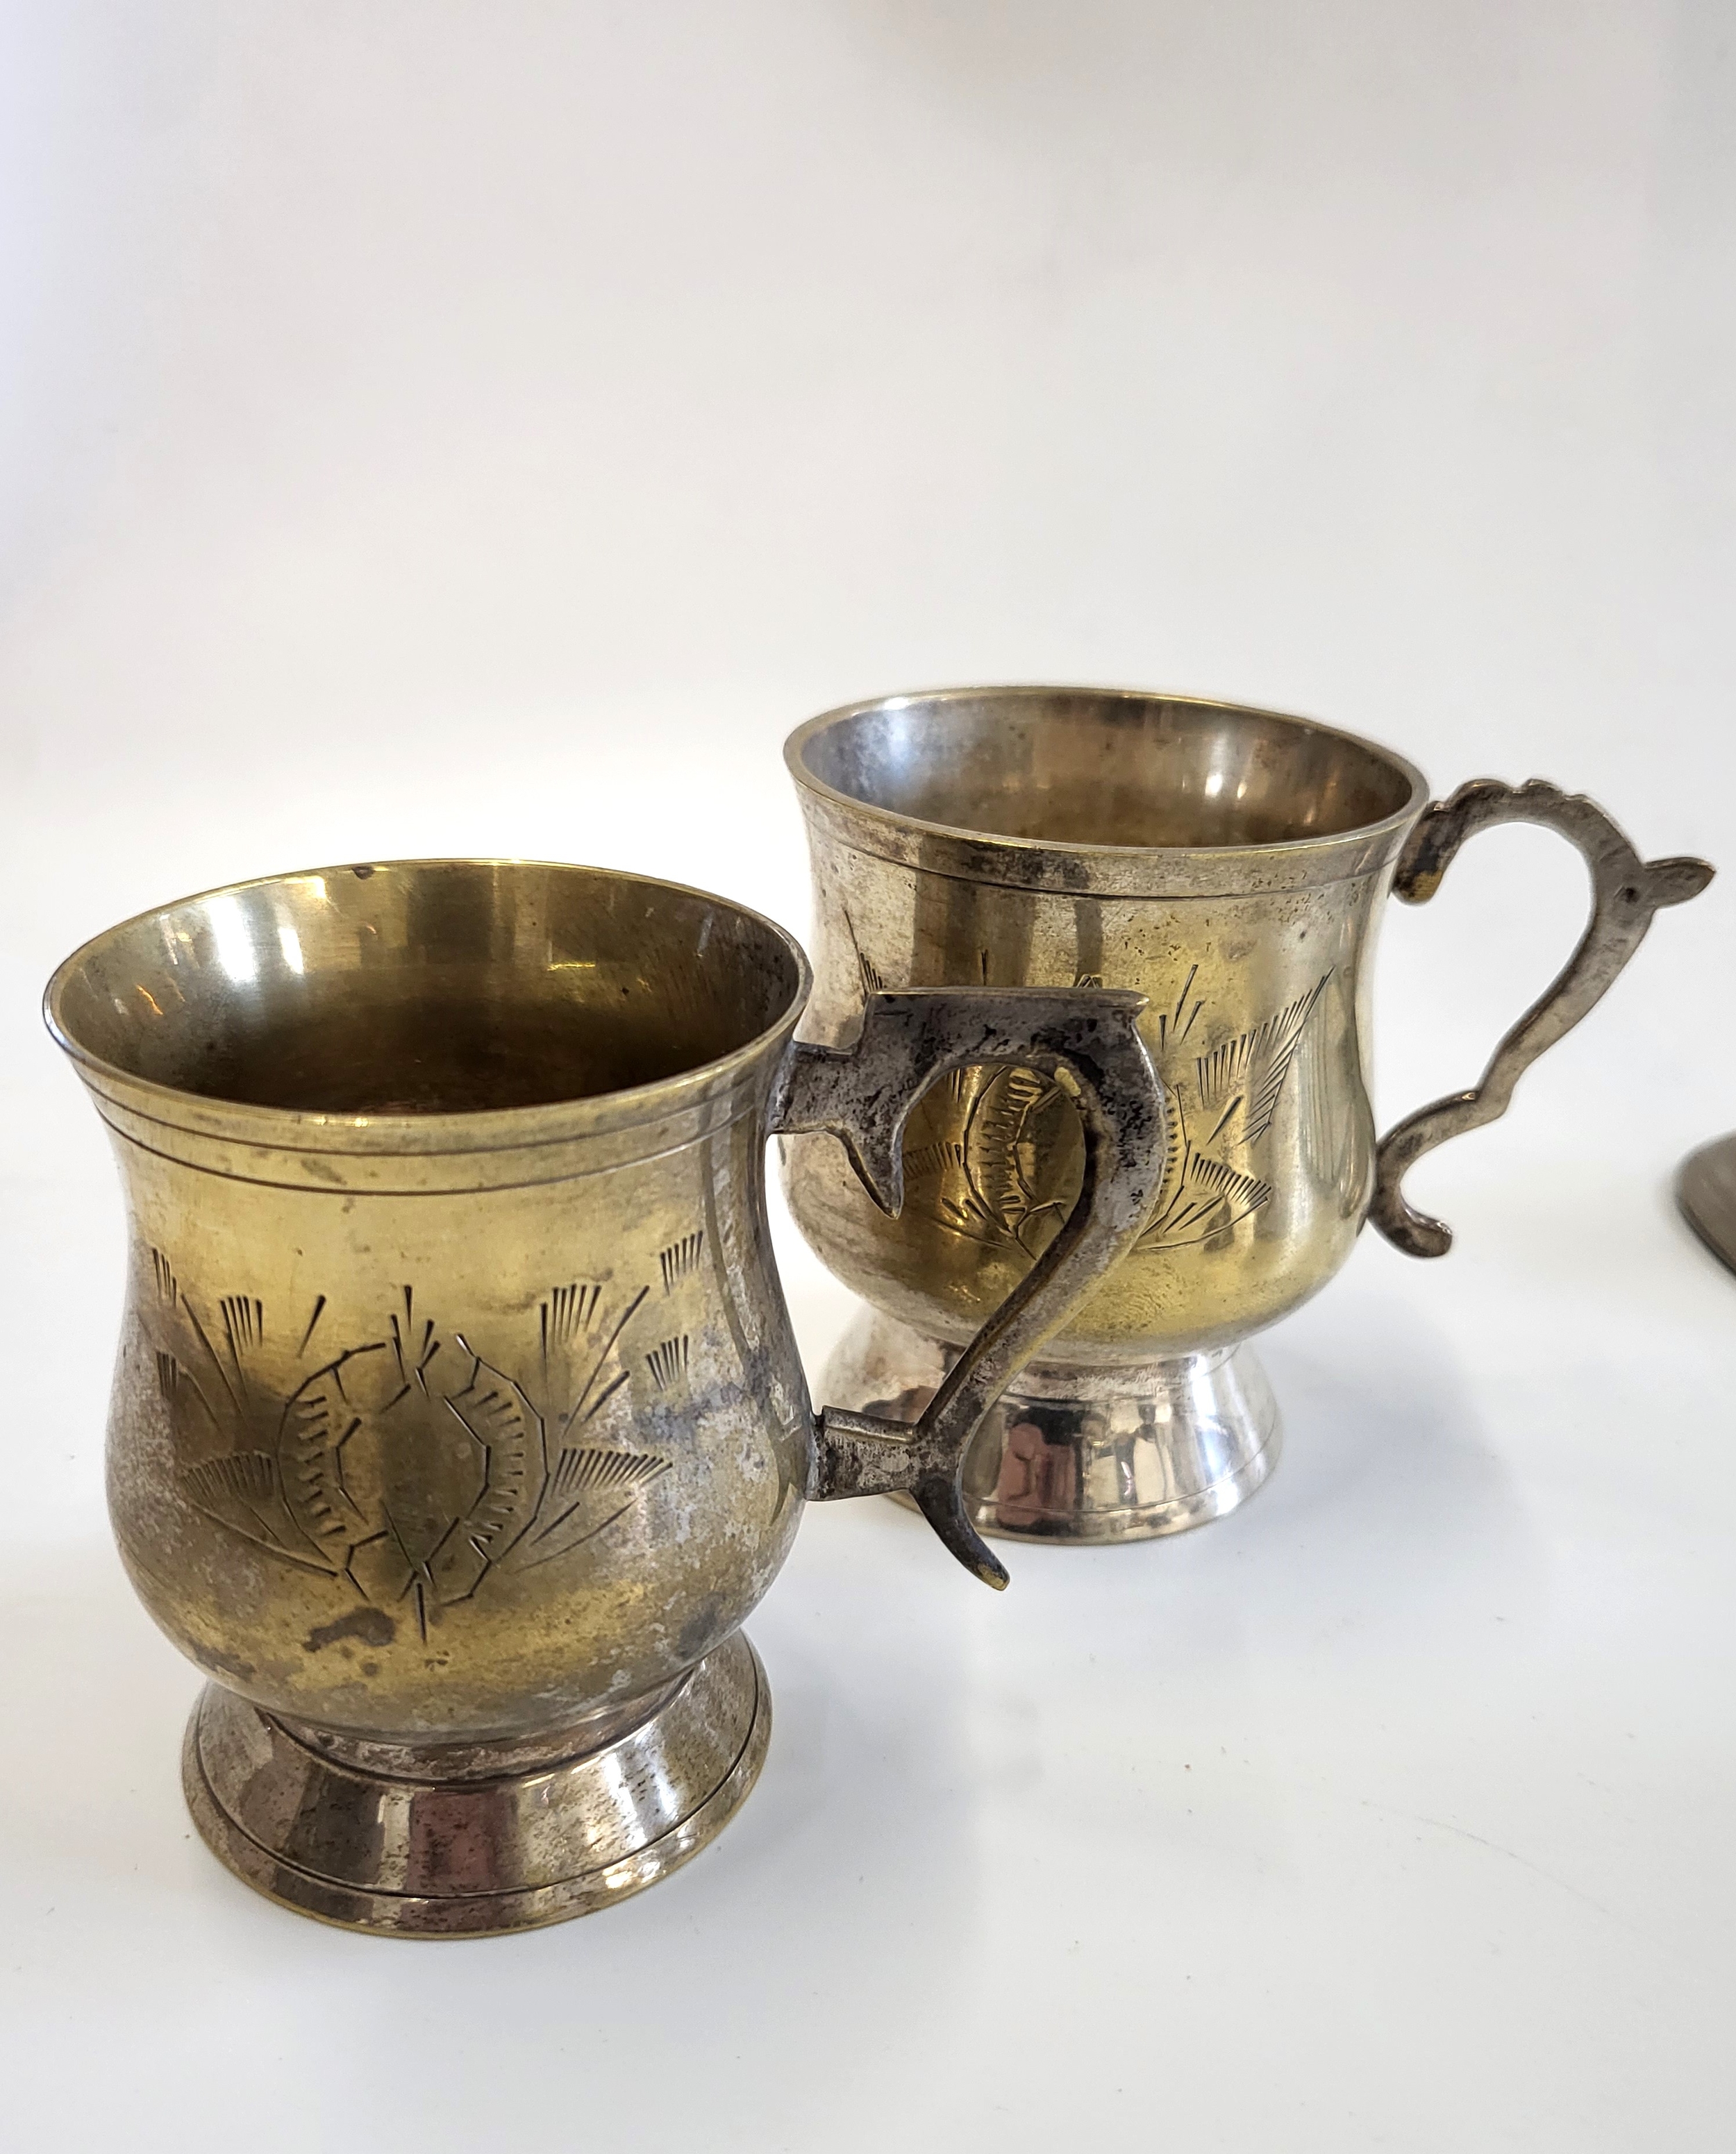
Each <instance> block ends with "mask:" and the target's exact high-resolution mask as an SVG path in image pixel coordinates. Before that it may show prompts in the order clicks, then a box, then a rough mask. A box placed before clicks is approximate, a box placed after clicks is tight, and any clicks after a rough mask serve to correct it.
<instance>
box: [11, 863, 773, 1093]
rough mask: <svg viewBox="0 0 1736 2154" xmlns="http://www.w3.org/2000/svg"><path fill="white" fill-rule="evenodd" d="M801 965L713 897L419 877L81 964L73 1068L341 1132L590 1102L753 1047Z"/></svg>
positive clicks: (170, 921) (65, 1028)
mask: <svg viewBox="0 0 1736 2154" xmlns="http://www.w3.org/2000/svg"><path fill="white" fill-rule="evenodd" d="M803 988H804V968H803V965H802V961H801V957H800V954H799V952H798V950H797V948H796V947H795V945H794V943H793V942H791V941H790V940H789V938H788V937H786V936H784V934H783V933H782V932H781V931H780V930H779V929H778V928H775V927H774V926H773V925H772V924H771V922H770V921H766V920H763V919H761V918H760V917H759V916H758V915H757V914H755V913H751V912H748V911H745V910H743V908H741V907H739V906H733V905H731V904H729V903H728V902H727V901H725V900H723V899H722V898H717V897H712V896H707V894H706V893H705V892H703V891H692V890H685V889H682V888H680V887H678V886H675V885H673V884H669V883H661V882H656V881H652V880H648V879H646V878H642V877H640V876H636V875H620V874H615V873H612V872H610V871H609V870H604V869H597V868H580V867H566V866H559V865H545V864H542V863H536V862H526V861H489V860H433V861H426V860H412V861H392V862H386V863H383V864H381V865H378V866H358V867H342V868H332V869H326V870H322V871H319V872H315V873H310V874H306V875H284V876H279V877H274V878H273V879H271V880H266V881H262V882H255V883H246V884H241V885H238V886H236V887H234V888H232V889H229V890H222V891H211V892H208V893H207V894H206V895H204V896H199V897H193V898H188V899H186V900H184V901H181V903H179V904H176V905H173V906H168V907H167V908H166V909H165V910H163V911H158V912H152V913H146V914H143V915H141V916H140V917H139V918H137V919H136V920H131V921H127V922H126V923H125V925H124V926H119V927H115V928H113V929H111V930H110V932H108V933H107V934H105V935H103V936H100V937H98V938H97V939H96V941H94V942H91V943H89V944H87V945H86V946H85V947H84V949H82V950H80V951H79V952H76V953H75V954H74V956H73V957H70V958H69V959H68V960H67V962H66V963H65V964H64V966H63V967H61V969H60V971H59V972H58V973H57V974H56V976H55V977H54V981H53V982H52V983H51V984H50V987H49V1021H50V1023H51V1025H52V1027H53V1028H54V1030H55V1032H56V1034H58V1035H59V1038H60V1039H62V1041H63V1042H64V1044H65V1045H67V1046H68V1047H69V1049H71V1050H72V1051H73V1053H74V1054H76V1055H79V1056H80V1057H82V1058H84V1059H87V1060H90V1061H94V1062H96V1063H98V1064H107V1065H109V1066H110V1068H112V1069H116V1070H118V1071H120V1072H121V1073H123V1074H125V1075H127V1076H130V1077H134V1078H138V1079H142V1080H145V1081H146V1082H147V1083H150V1084H154V1085H166V1086H170V1087H171V1088H173V1089H174V1090H177V1091H181V1092H187V1093H192V1094H196V1095H199V1096H201V1097H203V1098H207V1099H211V1100H229V1101H236V1102H240V1103H243V1104H247V1105H255V1106H263V1107H276V1108H285V1109H289V1110H294V1111H297V1112H300V1113H306V1114H323V1115H436V1114H439V1115H444V1114H467V1113H477V1112H486V1111H493V1110H499V1109H502V1108H512V1107H534V1106H542V1105H549V1104H552V1103H554V1102H556V1101H560V1100H581V1099H588V1098H592V1097H595V1096H596V1095H599V1094H602V1093H606V1092H615V1091H620V1090H624V1089H625V1088H627V1087H629V1086H632V1085H650V1084H655V1083H656V1082H658V1081H659V1080H663V1079H666V1078H671V1077H676V1076H680V1075H682V1074H686V1073H687V1072H688V1071H691V1070H694V1069H701V1068H702V1067H703V1066H705V1065H706V1064H709V1063H713V1062H716V1061H718V1060H719V1059H722V1058H723V1057H725V1056H727V1055H729V1054H734V1053H735V1052H737V1051H738V1049H743V1048H745V1047H748V1046H749V1045H751V1044H753V1042H754V1041H755V1040H756V1039H758V1037H759V1036H760V1035H761V1034H763V1033H765V1032H766V1031H768V1029H771V1028H772V1027H773V1026H774V1025H776V1024H777V1023H779V1020H780V1019H782V1018H784V1017H785V1016H787V1015H788V1014H789V1012H790V1011H791V1008H792V1006H793V1005H794V1003H796V1002H797V1000H798V998H799V996H800V994H801V993H802V991H803Z"/></svg>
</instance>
